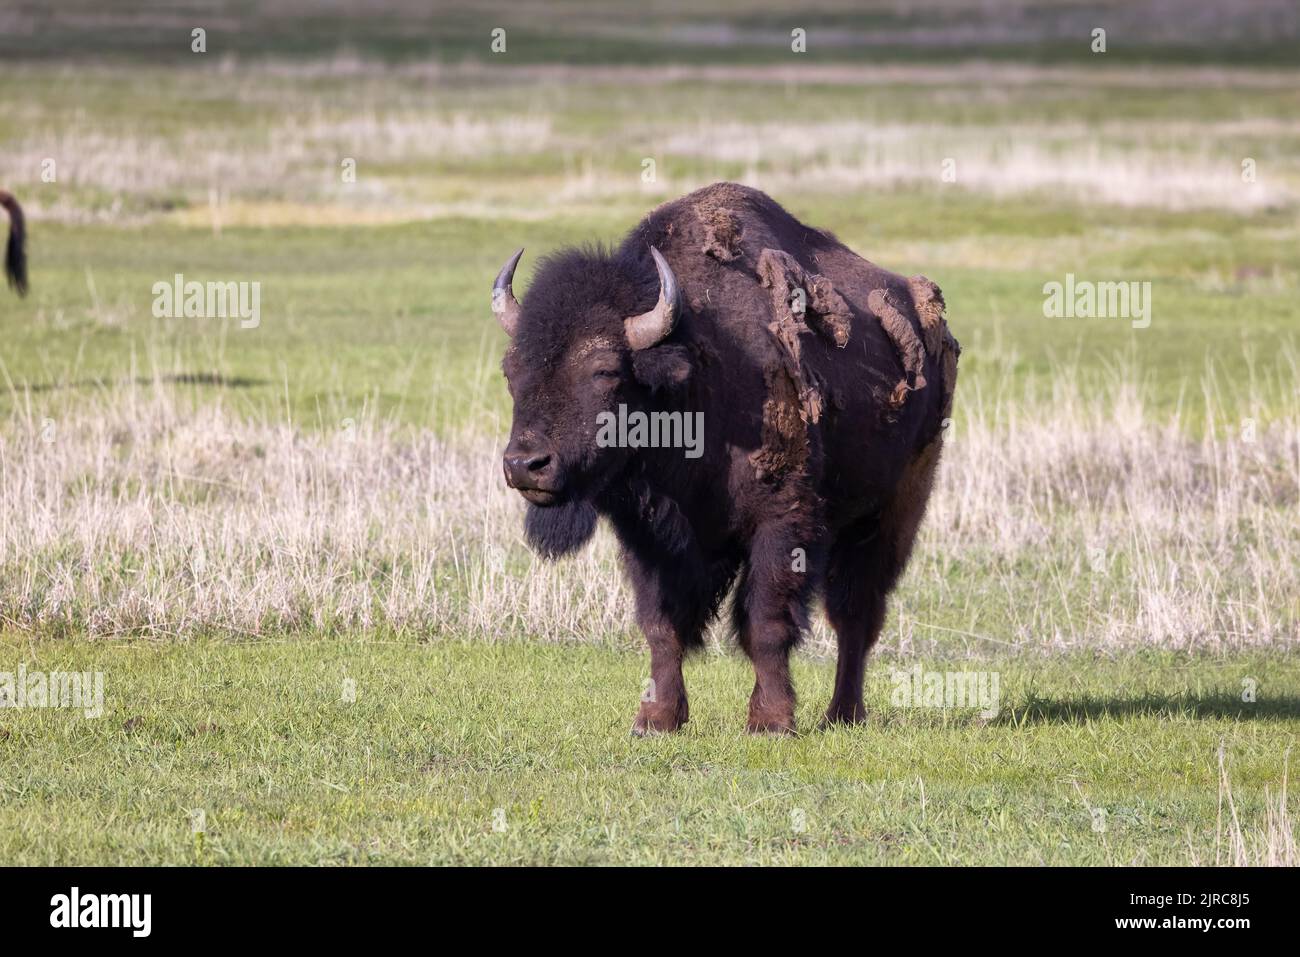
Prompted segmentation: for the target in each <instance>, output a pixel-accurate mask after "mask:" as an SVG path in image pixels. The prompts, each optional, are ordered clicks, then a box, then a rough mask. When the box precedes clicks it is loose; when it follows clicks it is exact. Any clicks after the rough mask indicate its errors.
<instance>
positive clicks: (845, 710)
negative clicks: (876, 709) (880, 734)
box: [821, 702, 867, 728]
mask: <svg viewBox="0 0 1300 957" xmlns="http://www.w3.org/2000/svg"><path fill="white" fill-rule="evenodd" d="M866 720H867V708H866V705H864V704H862V703H861V702H855V703H854V704H850V705H840V704H836V703H835V702H831V706H830V707H829V708H827V709H826V716H825V717H823V718H822V725H821V726H822V727H823V728H830V727H834V726H835V725H837V724H842V725H853V724H863V723H864V722H865V721H866Z"/></svg>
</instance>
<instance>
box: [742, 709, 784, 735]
mask: <svg viewBox="0 0 1300 957" xmlns="http://www.w3.org/2000/svg"><path fill="white" fill-rule="evenodd" d="M745 730H746V731H748V732H749V733H750V734H794V733H795V730H794V715H788V714H770V713H755V712H752V711H751V712H750V714H749V723H748V724H747V725H746V726H745Z"/></svg>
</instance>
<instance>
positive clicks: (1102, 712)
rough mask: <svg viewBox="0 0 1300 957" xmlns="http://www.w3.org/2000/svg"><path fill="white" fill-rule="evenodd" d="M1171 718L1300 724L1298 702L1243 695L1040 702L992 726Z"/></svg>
mask: <svg viewBox="0 0 1300 957" xmlns="http://www.w3.org/2000/svg"><path fill="white" fill-rule="evenodd" d="M1151 717H1157V718H1173V719H1181V720H1197V719H1202V718H1228V719H1231V720H1233V721H1287V720H1297V721H1300V696H1295V695H1280V696H1279V695H1273V696H1269V695H1260V696H1259V697H1258V699H1257V700H1256V701H1253V702H1250V701H1242V700H1241V692H1233V691H1212V692H1206V693H1179V694H1153V693H1150V692H1148V693H1146V694H1142V695H1137V696H1130V697H1124V696H1118V695H1117V696H1113V697H1092V696H1083V697H1075V698H1055V699H1053V698H1039V697H1037V696H1031V697H1030V698H1029V699H1028V700H1027V701H1025V702H1023V703H1019V704H1014V705H1012V706H1011V707H1010V708H1004V709H1003V710H1002V713H1001V714H999V715H998V717H997V718H996V719H995V720H994V721H993V722H991V723H992V724H1002V725H1018V724H1078V723H1082V722H1084V721H1095V720H1098V719H1100V718H1151Z"/></svg>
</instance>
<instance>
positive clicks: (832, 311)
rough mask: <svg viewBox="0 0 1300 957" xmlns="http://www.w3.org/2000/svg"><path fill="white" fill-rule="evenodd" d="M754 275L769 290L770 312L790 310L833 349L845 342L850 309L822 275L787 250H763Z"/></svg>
mask: <svg viewBox="0 0 1300 957" xmlns="http://www.w3.org/2000/svg"><path fill="white" fill-rule="evenodd" d="M758 278H759V280H760V281H762V283H763V285H764V287H766V288H768V289H771V290H772V314H773V315H777V316H779V315H780V314H781V313H783V312H789V313H792V314H793V315H794V317H795V319H797V320H798V321H799V323H800V324H801V325H804V324H806V326H807V327H808V328H810V329H812V330H813V331H815V332H817V333H818V334H819V335H820V336H821V337H822V338H823V339H825V340H826V341H827V342H829V343H831V344H832V345H834V346H835V347H836V348H838V349H843V348H844V347H845V346H847V345H848V344H849V334H850V332H852V330H853V310H852V309H850V308H849V304H848V303H847V302H845V301H844V297H843V296H841V295H840V294H839V293H838V292H836V291H835V286H834V285H833V284H832V283H831V281H830V280H829V279H827V278H826V277H825V276H823V275H821V274H820V273H810V272H808V271H807V270H805V269H804V268H803V266H801V265H799V262H798V260H796V259H795V258H794V257H793V256H791V255H790V254H789V253H787V252H784V251H782V250H779V249H764V250H763V251H762V253H760V254H759V257H758ZM798 290H802V295H800V294H799V292H798ZM796 297H798V298H796Z"/></svg>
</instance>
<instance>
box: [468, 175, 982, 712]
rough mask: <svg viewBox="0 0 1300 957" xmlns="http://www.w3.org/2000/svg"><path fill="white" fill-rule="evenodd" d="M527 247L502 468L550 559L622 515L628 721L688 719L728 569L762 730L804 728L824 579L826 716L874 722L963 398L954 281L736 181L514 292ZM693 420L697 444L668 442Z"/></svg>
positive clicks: (503, 316) (506, 288) (503, 299)
mask: <svg viewBox="0 0 1300 957" xmlns="http://www.w3.org/2000/svg"><path fill="white" fill-rule="evenodd" d="M522 254H523V250H522V249H521V250H519V251H518V252H516V253H515V254H514V256H512V257H511V258H510V260H509V261H508V262H507V263H506V264H505V267H504V268H503V269H502V270H501V272H500V274H499V275H498V276H497V279H496V282H495V284H494V286H493V293H492V307H493V311H494V312H495V313H496V316H497V318H498V320H499V321H500V323H501V325H502V326H503V327H504V329H505V331H506V333H507V334H508V335H509V336H510V344H509V347H508V349H507V351H506V353H505V358H504V360H503V362H502V369H503V371H504V373H505V377H506V380H507V384H508V387H509V390H510V395H511V397H512V399H513V402H514V415H513V421H512V424H511V430H510V439H509V444H508V446H507V447H506V450H505V455H504V461H503V465H504V469H505V477H506V482H507V484H508V485H509V486H511V487H513V488H514V489H516V490H518V492H519V493H520V495H522V496H523V498H524V499H525V500H526V501H527V506H526V510H527V513H526V517H525V523H524V528H525V537H526V539H527V541H528V542H529V544H530V546H531V547H532V548H533V549H534V550H535V551H537V552H538V553H539V554H541V555H542V556H544V557H546V558H556V557H559V556H562V555H566V554H569V553H571V552H573V551H574V550H575V549H578V548H579V547H580V546H582V545H583V544H584V543H585V542H586V541H587V540H588V539H589V538H590V537H591V535H592V533H593V531H594V530H595V526H596V523H597V519H598V518H600V517H603V518H605V519H606V520H607V521H608V523H609V525H610V526H611V528H612V529H613V532H614V534H615V536H616V537H617V540H618V542H619V544H620V546H621V556H622V563H623V565H624V569H625V572H626V575H627V577H628V578H629V579H630V582H631V585H632V588H633V591H634V592H635V596H636V620H637V623H638V624H639V626H640V628H641V629H642V631H643V632H644V633H645V637H646V641H647V643H648V644H649V647H650V677H651V685H650V690H649V692H648V693H646V694H644V695H643V696H642V702H641V705H640V709H639V711H638V713H637V715H636V718H635V722H634V725H633V728H632V731H633V734H636V735H644V734H647V733H651V732H667V731H674V730H676V729H678V728H679V727H681V725H682V724H684V723H685V722H686V720H687V714H688V711H687V702H686V688H685V685H684V682H683V679H682V661H683V659H684V657H685V656H686V654H687V653H688V652H689V651H690V650H691V649H693V648H696V647H698V646H700V645H701V644H702V642H703V635H704V632H705V629H706V627H707V626H708V624H709V622H710V621H711V620H712V619H713V617H714V616H715V615H716V613H717V611H718V609H719V606H720V605H721V604H722V602H723V600H724V598H725V596H726V594H727V592H728V591H729V590H732V589H733V587H734V598H733V601H732V614H733V619H734V626H735V632H736V634H737V636H738V640H739V643H740V646H741V648H742V649H743V650H744V652H745V654H746V655H747V656H748V657H749V659H750V660H751V662H752V664H753V667H754V673H755V683H754V690H753V693H752V694H751V696H750V699H749V715H748V730H749V731H751V732H757V733H763V732H770V733H793V732H794V730H795V716H794V706H795V694H794V688H793V686H792V683H791V680H790V670H789V656H790V653H791V650H792V649H793V648H794V647H795V645H796V644H797V642H798V641H799V638H800V635H801V632H802V631H803V630H804V629H805V627H806V625H807V620H808V607H809V604H810V602H811V600H812V599H813V598H814V597H817V596H821V597H822V599H823V600H824V603H825V609H826V614H827V617H828V618H829V620H830V623H831V624H832V626H833V627H834V629H835V634H836V639H837V644H838V652H839V654H838V663H837V666H836V671H835V690H834V693H833V694H832V697H831V701H830V705H829V707H828V708H827V709H826V712H825V718H824V723H839V722H843V723H856V722H860V721H862V720H863V719H864V717H865V714H866V711H865V708H864V706H863V700H862V684H863V671H864V668H865V663H866V657H867V652H868V650H869V649H870V648H871V646H872V645H873V643H874V642H875V641H876V639H877V638H878V636H879V634H880V630H881V626H882V623H883V621H884V617H885V603H886V598H887V596H888V594H889V593H890V591H891V590H892V589H893V587H894V585H895V583H896V582H897V580H898V577H899V575H900V573H901V572H902V571H903V568H904V567H905V566H906V564H907V561H908V557H909V554H910V552H911V550H912V543H913V541H914V540H915V538H916V533H917V527H918V525H919V524H920V522H921V517H922V515H923V513H924V511H925V507H926V502H927V500H928V498H929V496H930V491H931V486H932V484H933V481H934V474H935V468H936V466H937V465H938V462H939V455H940V450H941V446H942V442H943V432H944V429H945V427H946V425H947V423H948V421H949V415H950V411H951V406H952V395H953V387H954V384H955V382H956V375H957V356H958V354H959V352H960V349H959V346H958V344H957V342H956V341H955V340H954V339H953V337H952V336H951V335H950V334H949V332H948V328H947V324H946V322H945V320H944V314H943V311H944V301H943V297H942V294H941V293H940V291H939V289H938V287H937V286H935V284H934V283H932V282H930V281H929V280H928V279H925V278H924V277H921V276H916V277H913V278H911V279H907V278H903V277H901V276H898V275H895V274H894V273H891V272H889V271H887V270H885V269H881V268H880V267H878V266H876V265H874V264H872V263H870V262H868V261H866V260H865V259H862V258H861V257H859V256H858V255H856V254H855V253H854V252H853V251H852V250H850V249H848V248H847V247H846V246H844V245H843V244H842V243H840V242H839V241H838V240H836V238H835V237H834V236H832V235H831V234H830V233H828V232H825V231H823V230H819V229H814V228H813V227H811V226H806V225H804V224H803V223H801V222H799V220H797V219H795V218H794V217H793V216H792V215H791V214H790V213H788V212H786V210H785V209H783V208H782V207H781V206H780V205H778V204H777V203H776V202H775V201H774V200H772V199H771V198H770V197H769V196H767V195H766V194H764V193H762V192H759V191H758V190H755V189H750V188H748V187H745V186H740V185H736V184H734V183H718V184H715V185H713V186H709V187H707V188H705V189H701V190H699V191H697V192H694V193H691V194H689V195H687V196H684V197H682V198H681V199H677V200H674V201H672V202H670V203H667V204H665V205H663V206H660V207H659V208H657V209H655V210H654V211H653V212H651V213H650V214H649V215H648V216H647V217H646V218H645V219H644V220H642V222H641V223H639V224H638V225H637V226H636V227H635V228H634V229H633V230H632V231H631V232H630V233H629V234H628V235H627V237H626V238H625V239H624V240H623V242H622V244H621V245H619V246H618V247H617V248H616V249H606V248H602V247H599V246H597V247H590V248H581V249H568V250H564V251H561V252H557V253H555V254H554V255H551V256H549V257H547V258H545V259H543V260H542V261H541V262H540V263H539V265H538V267H537V271H536V274H535V277H534V279H533V282H532V285H531V287H530V288H529V290H528V292H527V294H526V296H525V297H524V299H523V301H522V302H520V301H519V300H518V299H516V297H515V295H514V292H513V290H512V278H513V276H514V273H515V268H516V266H517V265H518V263H519V260H520V257H521V256H522ZM616 420H617V421H618V422H619V423H620V425H619V427H618V429H617V430H616V429H614V428H613V427H612V423H613V422H615V421H616ZM633 420H635V422H636V428H630V427H627V426H626V423H627V422H629V421H633ZM647 422H649V423H651V426H653V425H654V424H655V423H657V424H658V425H659V426H660V428H659V429H657V430H656V429H655V428H653V427H649V428H647V426H646V423H647ZM691 422H698V423H699V424H700V425H701V426H702V429H703V436H702V441H701V442H699V447H698V448H696V449H694V450H693V454H692V450H689V449H683V448H681V447H673V446H674V444H676V445H678V446H680V445H681V444H683V443H682V442H681V441H680V439H681V436H682V435H683V434H684V433H685V432H686V431H688V428H685V429H684V428H683V427H682V426H683V424H685V425H686V426H688V427H689V424H690V423H691ZM648 432H649V433H656V432H657V433H658V434H657V435H651V436H650V437H649V438H648V437H647V433H648ZM615 433H617V435H616V434H615ZM665 435H666V436H667V437H668V438H669V439H677V440H679V441H677V442H673V441H655V440H654V439H655V438H659V439H662V438H664V437H665Z"/></svg>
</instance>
